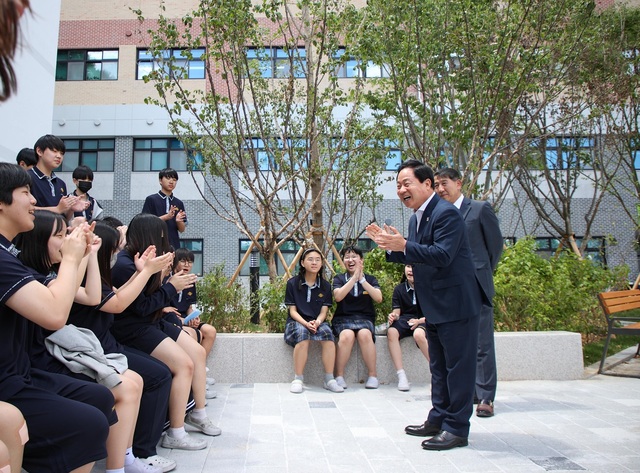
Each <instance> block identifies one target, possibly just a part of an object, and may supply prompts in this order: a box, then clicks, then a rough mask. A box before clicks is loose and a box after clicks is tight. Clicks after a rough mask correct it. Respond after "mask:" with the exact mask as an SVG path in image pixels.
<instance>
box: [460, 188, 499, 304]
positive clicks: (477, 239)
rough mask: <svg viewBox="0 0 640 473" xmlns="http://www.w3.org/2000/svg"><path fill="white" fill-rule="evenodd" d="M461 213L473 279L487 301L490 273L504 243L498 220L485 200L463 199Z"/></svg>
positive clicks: (491, 297) (489, 289) (490, 291)
mask: <svg viewBox="0 0 640 473" xmlns="http://www.w3.org/2000/svg"><path fill="white" fill-rule="evenodd" d="M460 213H461V214H462V218H463V219H464V223H465V224H466V227H467V236H468V238H469V245H470V246H471V253H472V256H473V264H474V266H475V269H476V276H477V277H478V281H479V282H480V285H481V286H482V290H483V291H484V292H485V294H486V295H487V297H488V298H489V300H491V299H493V295H494V294H495V288H494V286H493V272H494V271H495V269H496V266H497V265H498V261H499V260H500V255H501V254H502V248H503V246H504V241H503V239H502V232H501V231H500V224H499V222H498V217H496V214H495V213H494V211H493V208H492V207H491V204H489V202H487V201H486V200H472V199H469V198H467V197H465V198H464V199H463V200H462V205H461V206H460Z"/></svg>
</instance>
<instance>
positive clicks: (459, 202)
mask: <svg viewBox="0 0 640 473" xmlns="http://www.w3.org/2000/svg"><path fill="white" fill-rule="evenodd" d="M463 200H464V195H462V194H460V197H458V200H456V201H455V202H454V203H453V205H455V206H456V207H457V208H458V210H460V207H462V201H463Z"/></svg>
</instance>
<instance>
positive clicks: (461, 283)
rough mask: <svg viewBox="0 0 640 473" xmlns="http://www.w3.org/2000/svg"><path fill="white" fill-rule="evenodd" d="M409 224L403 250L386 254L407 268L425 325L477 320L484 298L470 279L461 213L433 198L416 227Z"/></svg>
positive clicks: (413, 221)
mask: <svg viewBox="0 0 640 473" xmlns="http://www.w3.org/2000/svg"><path fill="white" fill-rule="evenodd" d="M416 227H417V220H416V216H415V214H414V215H412V216H411V219H410V220H409V234H408V238H407V244H406V248H405V252H404V253H403V252H398V251H395V252H391V253H388V254H387V259H388V260H389V261H393V262H397V263H403V264H411V265H412V266H413V277H414V280H415V284H414V285H415V290H416V299H417V301H418V307H419V310H420V312H421V314H422V315H423V316H424V317H426V320H427V322H428V323H432V324H439V323H444V322H452V321H455V320H462V319H466V318H471V317H477V316H478V315H479V313H480V307H481V304H482V302H483V299H486V295H485V294H484V292H483V291H482V290H481V287H480V285H479V283H478V280H477V278H476V273H475V268H474V265H473V260H472V256H471V249H470V247H469V242H468V240H467V231H466V227H465V223H464V220H463V219H462V214H461V213H460V211H458V209H457V208H456V207H455V206H454V205H453V204H450V203H449V202H447V201H446V200H443V199H440V197H439V196H438V195H434V196H433V198H432V199H431V201H430V202H429V205H427V208H426V209H425V211H424V213H423V215H422V221H421V223H420V228H419V229H416Z"/></svg>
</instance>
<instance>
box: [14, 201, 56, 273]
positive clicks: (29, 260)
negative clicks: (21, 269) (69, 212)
mask: <svg viewBox="0 0 640 473" xmlns="http://www.w3.org/2000/svg"><path fill="white" fill-rule="evenodd" d="M33 224H34V226H33V229H32V230H30V231H28V232H24V233H20V234H19V235H18V236H17V237H16V239H15V245H16V247H17V248H18V249H19V250H20V254H19V255H18V258H19V259H20V261H22V262H23V263H24V264H25V266H29V267H30V268H32V269H35V270H36V271H38V272H39V273H40V274H44V275H47V274H49V273H50V272H51V271H52V270H55V267H56V266H57V265H53V264H52V263H51V259H50V258H49V247H48V244H49V238H51V235H55V234H56V233H58V232H60V231H61V230H62V229H63V228H64V227H65V226H66V225H67V222H66V221H65V219H64V217H63V216H62V215H60V214H59V213H55V212H50V211H49V210H36V211H35V220H34V222H33Z"/></svg>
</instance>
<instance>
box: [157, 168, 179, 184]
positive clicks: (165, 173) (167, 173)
mask: <svg viewBox="0 0 640 473" xmlns="http://www.w3.org/2000/svg"><path fill="white" fill-rule="evenodd" d="M163 177H166V178H169V179H171V178H173V179H175V180H176V181H177V180H178V179H179V177H178V172H177V171H176V170H175V169H173V168H164V169H163V170H162V171H160V172H159V173H158V178H159V179H162V178H163Z"/></svg>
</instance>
